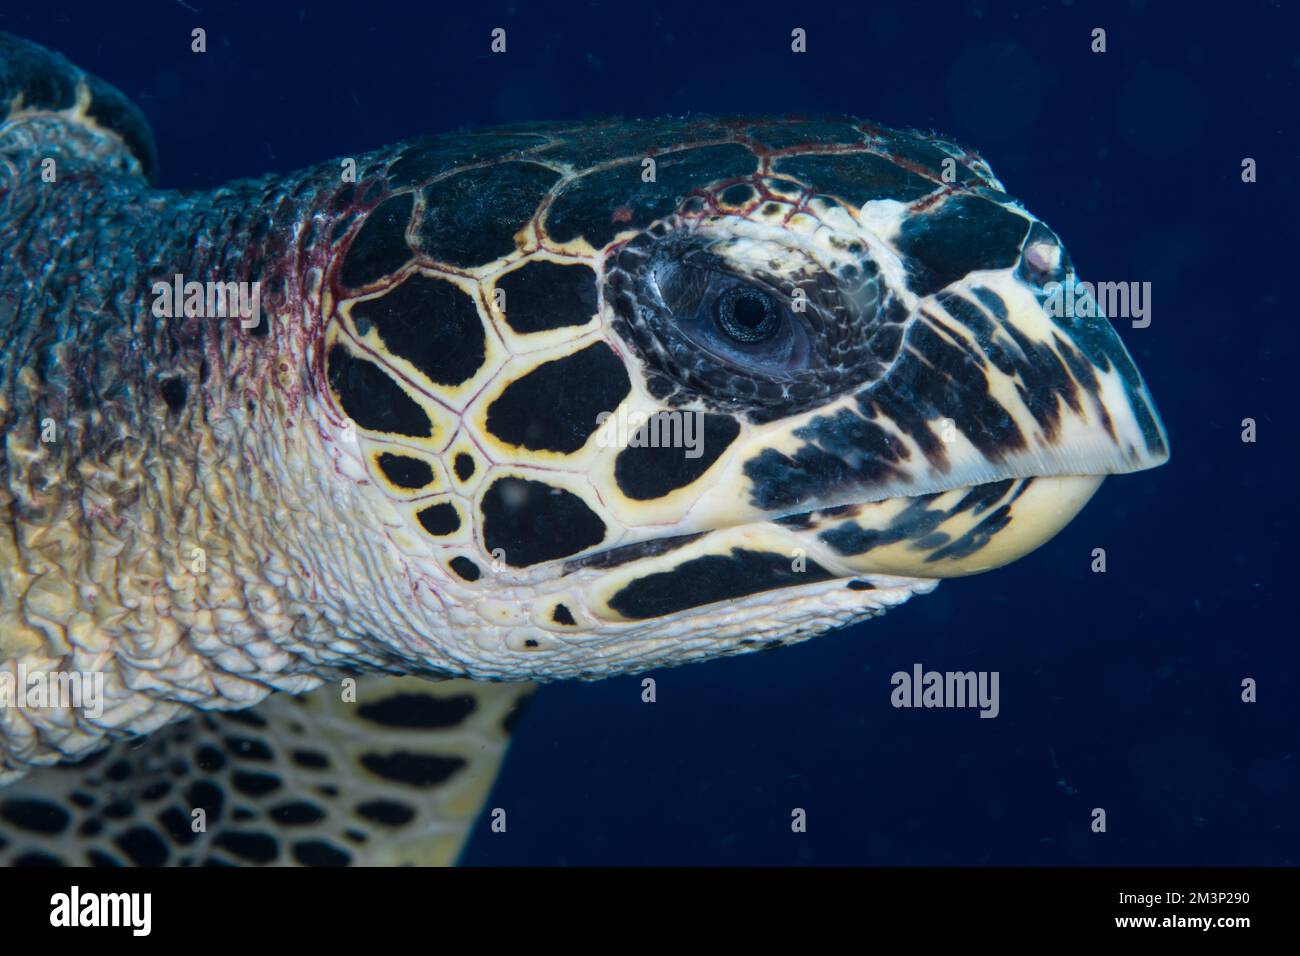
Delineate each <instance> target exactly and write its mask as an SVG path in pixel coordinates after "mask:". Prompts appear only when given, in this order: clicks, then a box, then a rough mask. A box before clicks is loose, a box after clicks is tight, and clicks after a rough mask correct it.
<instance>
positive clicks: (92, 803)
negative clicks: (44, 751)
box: [0, 677, 535, 866]
mask: <svg viewBox="0 0 1300 956" xmlns="http://www.w3.org/2000/svg"><path fill="white" fill-rule="evenodd" d="M534 686H535V685H532V684H481V683H471V682H469V681H446V682H442V683H430V682H427V681H422V680H419V679H416V678H409V677H400V678H399V677H365V678H360V679H359V680H358V681H357V685H356V695H355V702H345V701H344V700H343V699H341V698H342V697H343V694H342V693H341V690H340V686H339V685H338V684H327V685H326V686H325V687H322V688H320V689H319V690H316V691H313V692H312V693H310V694H305V695H302V696H300V697H291V696H289V695H287V694H278V695H275V696H273V697H271V698H270V699H268V700H267V701H266V702H264V703H263V704H262V705H261V706H259V707H256V708H254V709H252V710H248V711H239V712H235V713H206V714H202V715H199V716H196V717H194V718H191V719H189V720H186V721H184V722H181V723H178V724H172V725H170V726H168V727H165V728H163V729H162V730H160V731H158V732H157V733H155V734H153V735H152V736H150V737H148V738H142V739H135V740H130V741H122V742H119V743H116V744H114V745H113V746H111V747H109V748H108V749H107V750H104V751H101V752H100V753H98V754H95V755H94V756H92V757H90V758H87V759H85V760H82V761H80V762H78V763H76V764H72V765H59V766H54V767H46V768H42V769H39V770H36V771H34V772H33V773H31V774H30V775H29V776H28V777H26V778H24V779H23V780H21V781H19V782H18V783H17V784H15V785H13V786H11V787H8V788H5V789H3V790H0V864H4V865H15V864H18V865H22V864H36V865H52V864H55V863H64V864H69V865H87V864H90V865H113V864H132V863H136V864H144V865H162V864H180V865H186V864H188V865H204V864H209V865H212V864H215V865H221V864H262V865H307V866H312V865H341V864H364V865H394V864H405V865H411V864H424V865H446V864H451V863H454V862H455V860H456V857H457V856H458V854H459V853H460V850H461V848H462V846H463V844H464V842H465V839H466V837H467V836H468V833H469V828H470V826H471V825H472V824H473V822H474V820H475V818H476V817H477V815H478V812H479V809H480V807H481V806H482V803H483V801H484V800H486V799H487V795H488V792H489V790H490V789H491V787H492V783H493V780H494V779H495V777H496V774H497V770H498V768H499V767H500V764H501V760H502V758H503V756H504V755H505V751H506V747H507V745H508V743H509V737H510V731H511V729H512V727H513V723H514V718H515V717H516V716H517V714H518V713H519V708H520V706H521V704H522V703H523V702H524V701H525V700H526V699H527V698H528V696H529V695H530V694H531V693H532V691H533V689H534ZM198 810H202V811H203V814H202V815H199V814H197V813H196V811H198ZM200 817H201V818H202V819H203V823H204V828H203V830H202V831H200V832H196V821H197V820H199V819H200Z"/></svg>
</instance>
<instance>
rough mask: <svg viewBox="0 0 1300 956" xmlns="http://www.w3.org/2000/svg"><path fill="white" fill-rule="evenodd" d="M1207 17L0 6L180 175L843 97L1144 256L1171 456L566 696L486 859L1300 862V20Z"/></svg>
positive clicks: (814, 106)
mask: <svg viewBox="0 0 1300 956" xmlns="http://www.w3.org/2000/svg"><path fill="white" fill-rule="evenodd" d="M1017 8H1019V9H1017ZM1201 9H1202V8H1199V7H1197V6H1196V5H1190V6H1189V5H1185V4H1175V3H1168V4H1166V3H1156V2H1152V3H1141V2H1133V3H1121V4H1095V3H1082V2H1080V3H1068V2H1059V0H1055V2H1046V3H1043V2H1039V3H1029V4H1019V5H1010V4H1008V5H1006V6H1002V5H997V4H992V3H984V2H978V0H976V2H962V0H958V2H954V3H941V4H912V3H903V2H899V3H892V4H885V3H874V2H873V3H854V4H850V3H843V4H834V5H831V4H826V5H817V4H808V3H799V4H788V3H782V4H764V3H757V2H756V3H746V4H732V5H722V4H703V3H699V2H695V3H680V4H670V3H658V2H643V3H637V2H630V0H622V2H571V3H564V4H553V5H543V4H535V3H525V2H522V0H520V2H517V3H514V4H500V3H492V2H475V3H472V4H464V5H460V4H458V5H454V6H448V5H445V4H441V3H429V4H422V3H412V2H409V0H408V2H389V0H366V2H355V0H352V2H310V3H306V2H302V0H298V2H293V3H279V2H274V0H260V2H242V0H241V2H217V0H186V2H184V3H182V2H179V0H136V2H131V3H120V4H104V3H90V2H86V3H61V2H49V3H45V4H21V5H19V4H7V5H6V7H5V8H4V9H3V10H0V30H7V31H9V32H12V33H15V34H18V35H20V36H25V37H28V38H31V39H33V40H36V41H38V42H40V43H42V44H45V45H47V46H49V47H51V48H52V49H55V50H58V51H60V52H62V53H64V54H65V55H66V56H68V57H69V58H70V59H71V60H72V61H73V62H75V63H77V64H78V65H79V66H81V67H83V68H85V69H86V70H88V71H90V72H93V73H96V74H98V75H100V76H101V77H103V78H104V79H106V80H108V81H109V82H110V83H112V84H114V85H115V86H117V87H119V88H120V89H122V90H123V91H124V92H125V93H126V94H127V95H128V96H130V97H131V98H132V99H134V100H135V101H136V102H137V103H138V104H139V105H140V106H141V108H142V109H143V110H144V113H145V115H146V116H147V117H148V119H149V121H150V122H151V124H152V126H153V130H154V134H155V137H156V139H157V142H158V152H159V156H160V161H161V175H160V183H159V184H160V185H161V186H163V187H167V188H182V189H190V188H199V189H202V188H208V187H211V186H215V185H217V184H220V183H222V182H224V181H226V180H229V179H232V178H236V177H240V176H249V175H258V174H262V173H265V172H288V171H291V170H294V169H298V168H301V167H305V166H308V165H311V164H314V163H316V162H319V161H321V160H324V159H327V158H331V157H336V156H343V155H355V154H357V153H359V152H362V151H365V150H368V149H372V148H375V147H379V146H383V145H386V144H388V143H391V142H394V141H397V140H400V139H405V138H410V137H414V136H418V135H422V134H426V133H438V132H444V131H449V130H453V129H456V128H458V127H462V126H465V127H473V126H484V125H491V124H496V123H506V122H514V121H525V120H528V121H531V120H545V119H572V118H585V117H593V116H598V115H609V114H618V115H624V116H629V117H638V116H647V117H653V116H661V115H665V114H674V115H676V114H681V113H686V112H753V113H776V114H783V113H797V114H823V113H827V114H829V113H851V114H854V115H857V116H860V117H863V118H867V119H871V120H874V121H877V122H880V123H884V124H886V125H890V126H898V127H917V128H923V129H934V130H937V131H938V132H940V133H942V134H945V135H947V136H949V137H951V138H954V139H956V140H958V141H959V142H962V143H964V144H965V145H968V146H971V147H973V148H975V149H977V150H979V151H980V152H981V153H982V155H983V156H984V157H985V158H986V159H987V160H988V162H989V163H990V165H991V166H992V168H993V170H994V172H995V173H996V174H997V175H998V177H999V178H1000V179H1001V180H1002V182H1003V183H1004V185H1005V186H1006V188H1007V190H1008V191H1009V192H1010V193H1011V194H1012V195H1014V196H1016V197H1017V198H1019V199H1020V200H1021V201H1022V202H1023V203H1024V204H1025V206H1026V207H1027V208H1028V209H1029V210H1031V211H1032V212H1034V213H1035V214H1036V215H1038V216H1039V217H1041V218H1042V219H1043V220H1044V221H1045V222H1046V223H1047V224H1048V225H1049V226H1050V227H1051V228H1052V229H1053V230H1055V231H1056V232H1057V233H1058V234H1059V235H1060V236H1061V238H1062V239H1063V241H1064V242H1065V245H1066V248H1067V249H1068V250H1069V252H1070V255H1071V257H1072V258H1073V260H1074V263H1075V265H1076V267H1077V269H1078V271H1079V274H1080V277H1081V278H1082V279H1085V280H1089V281H1094V282H1096V281H1117V282H1118V281H1123V282H1130V281H1132V282H1150V283H1151V284H1152V285H1151V290H1152V291H1151V304H1150V317H1151V324H1150V326H1149V327H1147V328H1140V329H1135V328H1132V327H1131V323H1130V322H1129V321H1127V320H1119V321H1117V322H1116V325H1117V328H1118V331H1119V333H1120V335H1121V337H1122V338H1123V339H1124V341H1125V343H1126V344H1127V346H1128V348H1129V350H1130V351H1131V352H1132V354H1133V356H1134V359H1135V360H1136V362H1137V364H1138V367H1139V368H1140V369H1141V370H1142V372H1143V374H1144V376H1145V377H1146V379H1147V383H1148V385H1149V386H1150V388H1151V391H1152V393H1153V395H1154V396H1155V399H1156V404H1157V407H1158V408H1159V409H1160V411H1161V413H1162V415H1163V418H1164V422H1165V425H1166V427H1167V429H1168V432H1169V438H1170V444H1171V447H1172V452H1173V454H1172V460H1171V461H1170V463H1169V464H1167V465H1165V466H1164V467H1162V468H1159V469H1157V470H1155V471H1151V472H1144V473H1140V474H1137V475H1130V476H1121V477H1116V478H1112V479H1110V480H1108V481H1107V482H1105V483H1104V484H1103V485H1102V487H1101V489H1100V491H1099V492H1098V494H1097V496H1096V497H1095V498H1094V499H1093V501H1092V503H1091V504H1090V505H1088V507H1087V508H1086V509H1085V510H1084V511H1083V513H1082V514H1081V515H1080V516H1079V517H1078V518H1076V519H1075V521H1074V522H1073V523H1072V524H1070V525H1069V526H1068V527H1067V528H1066V529H1065V530H1064V531H1063V532H1062V533H1061V534H1060V535H1059V536H1058V537H1056V538H1055V539H1054V540H1053V541H1051V542H1050V543H1048V544H1047V545H1046V546H1044V547H1043V548H1041V549H1040V550H1038V551H1037V552H1035V553H1033V554H1031V555H1029V556H1028V557H1026V558H1024V559H1022V560H1020V561H1019V562H1017V563H1015V564H1013V565H1011V566H1010V567H1007V568H1004V569H1002V570H999V571H995V572H992V573H990V574H987V575H982V576H978V577H974V578H967V579H964V580H955V581H948V582H945V583H943V584H941V585H940V586H939V588H938V589H937V590H936V591H935V592H934V593H933V594H931V595H929V596H924V597H918V598H915V599H913V600H912V601H911V602H909V603H907V604H905V605H903V606H902V607H900V608H898V609H896V610H894V611H892V612H890V613H889V614H888V615H886V616H884V617H882V618H879V619H877V620H874V621H868V622H866V623H864V624H861V625H857V626H855V627H852V628H849V629H846V630H844V631H841V632H839V633H836V634H834V635H830V636H826V637H822V638H818V639H816V640H813V641H810V642H808V643H805V644H801V645H797V646H794V647H788V648H783V649H780V650H777V651H773V652H770V653H762V654H756V655H750V656H746V657H741V658H734V659H730V660H725V661H719V662H715V663H711V664H705V665H694V666H691V667H686V668H681V669H676V670H670V671H661V672H656V673H654V674H653V675H652V676H654V677H655V678H656V680H657V701H656V702H655V703H653V704H647V703H642V701H641V678H639V677H630V678H622V679H614V680H608V681H604V682H600V683H594V684H580V683H566V684H558V685H551V686H546V687H544V688H542V690H541V691H540V693H539V694H538V695H537V697H536V698H535V701H534V703H533V705H532V707H531V708H530V710H529V712H528V713H527V715H526V716H525V718H524V720H523V721H522V722H521V724H520V727H519V731H518V734H517V737H516V738H515V743H514V745H513V748H512V751H511V753H510V755H509V757H508V758H507V760H506V764H505V769H504V771H503V773H502V775H501V778H500V780H499V781H498V783H497V786H496V788H495V790H494V792H493V795H492V797H491V798H490V800H489V803H488V806H489V807H502V808H505V809H506V810H507V813H508V820H509V827H508V831H507V833H505V834H492V833H490V832H489V831H488V829H487V827H486V826H485V825H484V824H483V823H480V825H479V826H478V828H477V831H476V835H475V836H474V837H473V838H472V839H471V841H470V844H469V846H468V848H467V850H466V852H465V854H464V857H463V862H465V863H469V864H483V865H491V864H613V865H620V864H723V865H733V864H814V865H826V864H881V865H900V864H901V865H908V864H911V865H915V864H938V865H944V864H957V865H975V864H980V865H1032V864H1099V865H1105V864H1111V865H1135V864H1149V865H1197V864H1228V865H1232V864H1290V865H1295V864H1297V863H1300V823H1298V822H1297V816H1298V815H1300V756H1298V752H1300V703H1298V700H1297V693H1298V692H1300V650H1298V649H1297V625H1296V614H1295V605H1296V601H1295V596H1296V594H1297V590H1298V588H1297V584H1296V582H1295V574H1296V554H1297V546H1298V544H1300V538H1298V537H1297V527H1296V524H1297V522H1296V499H1297V495H1298V494H1300V491H1298V490H1297V459H1298V458H1300V455H1297V434H1296V413H1297V407H1298V404H1300V403H1298V401H1297V389H1298V387H1300V366H1298V365H1297V361H1298V359H1300V355H1298V353H1297V350H1296V339H1297V335H1296V325H1297V318H1296V314H1295V302H1294V291H1293V292H1287V291H1286V290H1287V289H1292V290H1294V287H1295V282H1296V276H1297V256H1296V251H1295V241H1296V239H1295V223H1296V212H1297V203H1296V187H1297V182H1296V172H1295V171H1296V164H1297V163H1298V162H1300V149H1298V148H1297V140H1296V136H1295V128H1294V127H1295V120H1296V116H1297V106H1296V102H1297V100H1296V96H1297V89H1296V87H1297V78H1298V77H1300V40H1297V36H1298V35H1300V31H1298V30H1297V27H1300V14H1298V13H1297V11H1296V8H1295V7H1294V6H1293V5H1290V4H1286V3H1261V2H1253V0H1248V2H1236V3H1233V4H1231V5H1229V6H1226V7H1223V8H1219V9H1217V10H1215V11H1214V12H1213V13H1209V12H1204V13H1203V12H1201ZM194 27H203V28H204V29H206V31H207V36H208V52H207V53H206V54H203V55H197V54H192V53H191V52H190V49H189V35H190V30H191V29H193V28H194ZM496 27H503V28H505V29H506V31H507V38H508V41H507V52H506V53H505V54H503V55H494V54H492V53H491V52H490V51H489V42H490V32H491V30H492V29H493V28H496ZM1098 27H1100V28H1103V29H1105V31H1106V47H1107V49H1106V52H1105V53H1094V52H1092V51H1091V46H1092V31H1093V30H1094V29H1095V28H1098ZM795 28H802V29H804V30H806V31H807V52H806V53H803V54H795V53H793V52H792V51H791V31H792V30H793V29H795ZM1247 157H1249V158H1253V159H1255V160H1256V162H1257V167H1258V181H1257V182H1255V183H1243V181H1242V176H1241V169H1242V161H1243V159H1245V158H1247ZM1288 296H1292V298H1288ZM1244 419H1253V420H1254V422H1255V430H1256V440H1255V441H1254V442H1244V441H1243V440H1242V433H1243V420H1244ZM1095 548H1104V549H1105V551H1106V564H1107V571H1106V573H1104V574H1098V573H1093V572H1092V570H1091V565H1092V562H1093V550H1094V549H1095ZM917 663H920V664H922V665H923V666H924V667H925V668H926V669H934V670H941V671H944V670H983V671H997V672H999V674H1000V691H1001V712H1000V714H999V716H998V717H997V718H996V719H993V720H982V719H979V717H978V715H977V712H976V711H975V710H949V709H937V710H918V709H895V708H894V707H892V706H891V704H890V691H891V690H892V686H891V684H890V675H891V674H893V673H894V672H895V671H900V670H902V671H909V672H910V671H911V669H912V667H913V665H914V664H917ZM1247 678H1252V679H1254V680H1255V681H1257V684H1258V700H1257V702H1255V703H1245V702H1243V701H1242V681H1243V680H1245V679H1247ZM1097 807H1101V808H1104V809H1105V811H1106V815H1107V830H1106V832H1105V833H1094V832H1092V830H1091V826H1090V825H1091V822H1092V811H1093V809H1094V808H1097ZM795 808H803V809H804V810H805V811H806V813H807V832H806V833H793V832H792V830H791V813H792V811H793V810H794V809H795Z"/></svg>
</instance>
